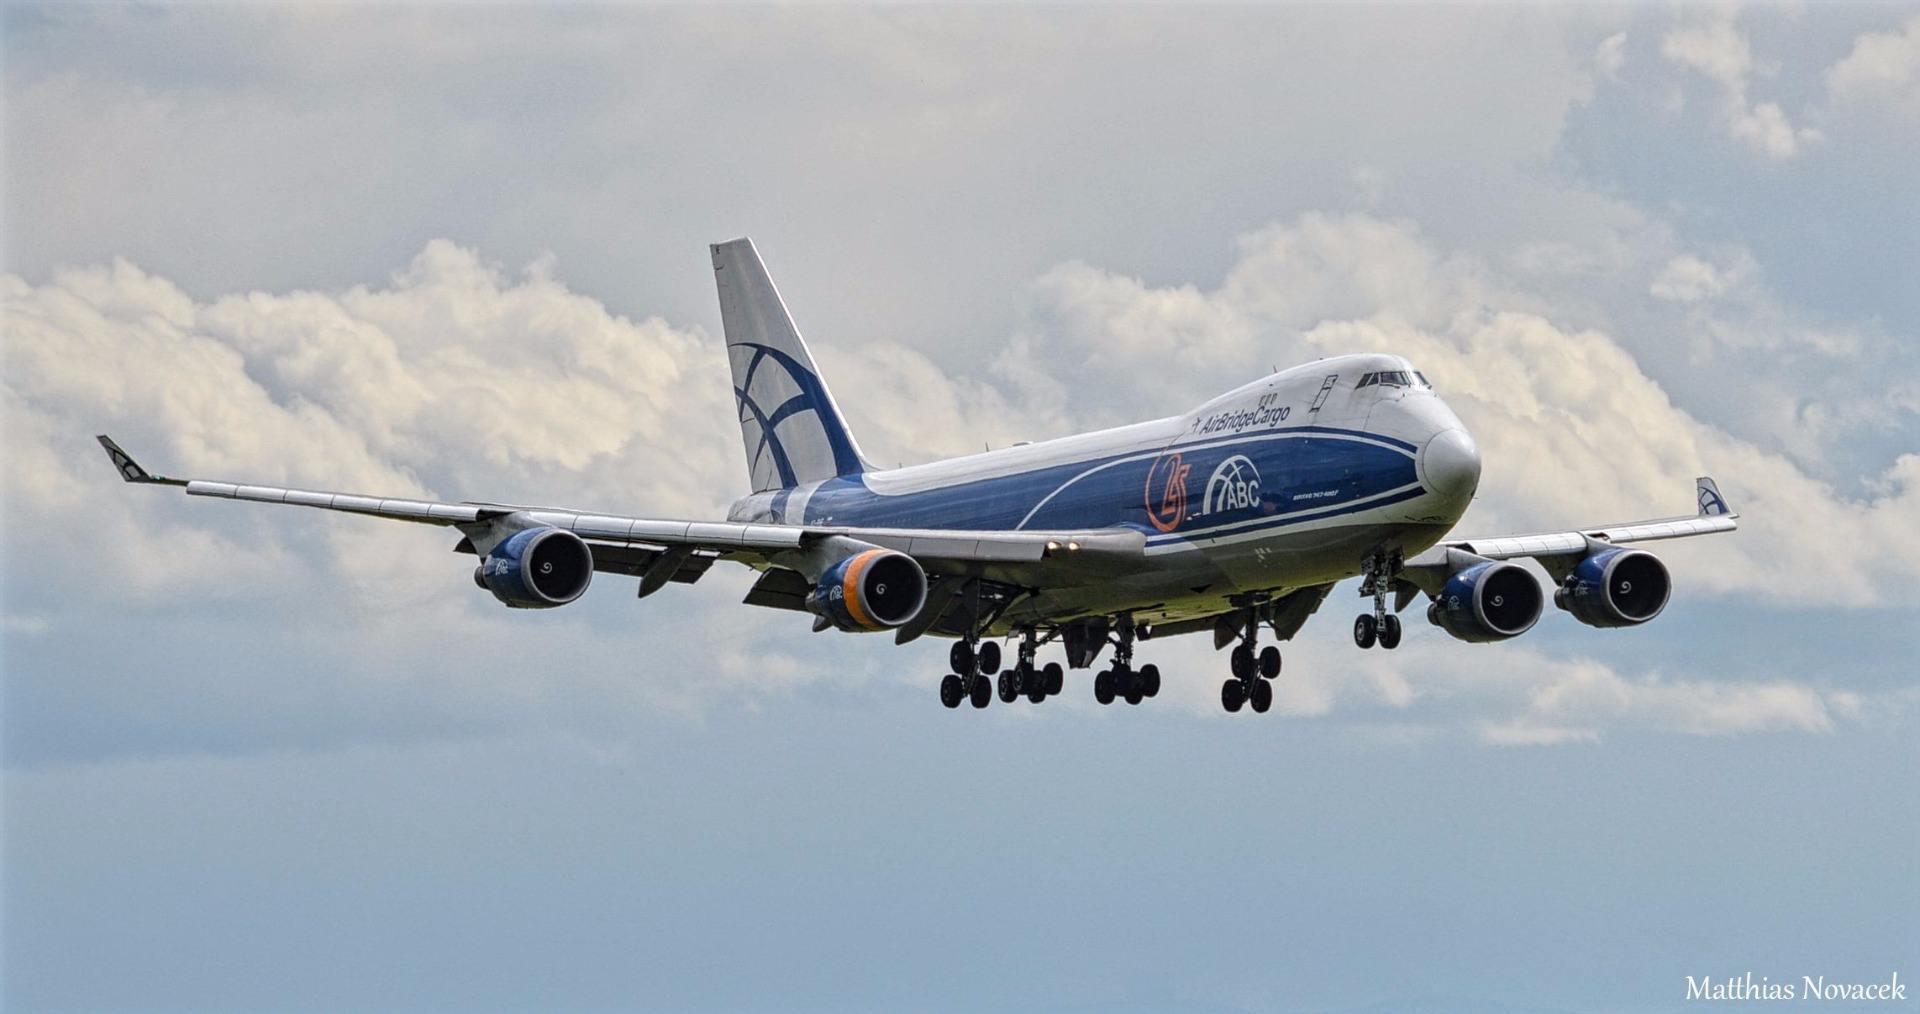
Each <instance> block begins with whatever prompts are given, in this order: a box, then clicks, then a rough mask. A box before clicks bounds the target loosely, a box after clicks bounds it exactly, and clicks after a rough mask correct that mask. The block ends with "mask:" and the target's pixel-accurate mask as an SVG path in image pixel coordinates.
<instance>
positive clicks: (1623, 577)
mask: <svg viewBox="0 0 1920 1014" xmlns="http://www.w3.org/2000/svg"><path fill="white" fill-rule="evenodd" d="M1672 593H1673V580H1672V578H1671V577H1669V576H1668V574H1667V565H1666V564H1664V563H1661V562H1660V558H1659V557H1657V556H1654V555H1653V554H1652V553H1648V552H1645V551H1643V550H1639V549H1603V550H1601V551H1600V552H1598V553H1595V554H1593V555H1592V556H1589V557H1587V558H1586V559H1584V560H1581V561H1580V562H1579V563H1578V564H1576V565H1575V566H1574V568H1573V572H1572V573H1570V574H1568V575H1567V580H1566V582H1565V583H1563V584H1562V585H1561V586H1560V587H1559V588H1557V589H1555V590H1554V593H1553V604H1554V605H1556V606H1559V607H1560V608H1562V609H1565V610H1566V611H1567V612H1570V613H1572V614H1573V618H1574V619H1576V620H1579V621H1580V622H1581V623H1584V624H1586V625H1587V626H1589V627H1631V626H1634V625H1635V624H1640V623H1645V622H1647V621H1648V620H1651V619H1653V618H1654V617H1656V616H1658V615H1660V610H1662V609H1665V608H1666V607H1667V597H1668V596H1669V595H1671V594H1672Z"/></svg>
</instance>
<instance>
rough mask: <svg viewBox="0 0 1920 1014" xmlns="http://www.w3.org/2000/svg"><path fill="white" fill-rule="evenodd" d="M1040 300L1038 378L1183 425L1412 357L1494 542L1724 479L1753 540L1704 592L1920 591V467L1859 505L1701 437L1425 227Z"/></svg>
mask: <svg viewBox="0 0 1920 1014" xmlns="http://www.w3.org/2000/svg"><path fill="white" fill-rule="evenodd" d="M1750 271H1751V268H1749V267H1747V266H1745V262H1744V261H1743V260H1741V259H1740V258H1739V257H1734V258H1732V259H1730V261H1729V262H1728V263H1727V265H1723V266H1715V265H1712V264H1709V263H1708V262H1706V261H1703V260H1699V259H1698V258H1695V259H1693V261H1686V260H1681V261H1680V262H1679V263H1678V266H1677V267H1676V266H1674V265H1670V266H1669V275H1670V277H1669V276H1663V280H1662V281H1661V282H1657V283H1656V286H1664V287H1665V288H1667V289H1668V290H1669V291H1670V292H1672V293H1673V294H1674V295H1675V296H1694V297H1698V298H1705V297H1706V296H1707V295H1708V294H1709V292H1711V291H1727V290H1728V289H1729V287H1730V286H1732V285H1733V284H1734V283H1735V281H1737V280H1738V279H1740V278H1742V277H1743V276H1744V275H1745V274H1746V273H1748V272H1750ZM1716 287H1718V289H1717V290H1716ZM1039 295H1040V297H1041V298H1042V299H1043V300H1044V301H1046V302H1047V304H1048V312H1047V314H1045V315H1044V316H1043V317H1042V318H1041V321H1042V322H1043V323H1044V324H1045V325H1046V327H1045V328H1044V330H1045V331H1047V332H1048V333H1047V335H1046V337H1044V338H1043V337H1041V335H1040V334H1039V332H1040V331H1041V330H1042V328H1041V327H1039V326H1038V325H1037V326H1036V327H1035V328H1034V332H1035V333H1033V334H1029V335H1028V344H1027V345H1026V346H1025V347H1024V348H1025V352H1024V354H1025V355H1026V356H1027V357H1028V359H1029V360H1030V361H1032V362H1034V363H1046V364H1050V366H1051V368H1052V369H1053V370H1054V371H1055V372H1058V373H1070V374H1072V375H1075V376H1077V377H1079V378H1080V379H1081V383H1082V384H1083V385H1085V386H1089V387H1098V388H1101V389H1106V390H1110V391H1114V392H1116V393H1118V394H1119V395H1120V397H1121V398H1122V400H1125V401H1128V402H1131V403H1134V404H1141V405H1150V406H1154V407H1156V408H1164V409H1166V410H1168V411H1177V410H1179V409H1181V408H1184V407H1186V406H1187V405H1188V404H1191V403H1193V402H1195V401H1196V400H1198V397H1200V396H1204V395H1205V394H1209V393H1212V392H1214V391H1218V390H1221V389H1224V388H1225V387H1226V386H1228V385H1229V384H1231V383H1234V382H1237V381H1239V380H1243V379H1244V375H1245V370H1246V369H1247V368H1248V367H1249V366H1254V367H1256V368H1258V367H1259V366H1264V365H1266V364H1268V363H1274V364H1289V363H1293V362H1298V361H1301V360H1305V359H1311V358H1314V357H1316V356H1326V355H1336V354H1343V353H1349V352H1361V351H1391V352H1396V353H1400V354H1403V355H1406V356H1408V357H1410V358H1412V359H1413V360H1414V361H1415V362H1416V363H1418V364H1420V367H1421V369H1422V370H1424V371H1425V372H1426V373H1427V375H1428V376H1429V377H1431V378H1433V380H1434V382H1435V384H1436V385H1438V386H1439V388H1440V390H1441V391H1442V393H1443V394H1444V395H1445V396H1446V397H1447V399H1448V401H1449V403H1451V404H1452V405H1453V406H1454V407H1455V409H1456V410H1457V411H1459V412H1460V414H1461V415H1462V417H1463V418H1464V419H1465V420H1466V422H1467V423H1468V425H1469V426H1470V427H1471V428H1472V430H1473V432H1474V434H1475V436H1476V438H1477V439H1478V440H1479V442H1480V445H1481V449H1482V452H1483V454H1484V455H1485V458H1486V462H1487V464H1486V471H1485V475H1484V477H1483V480H1482V485H1481V496H1480V499H1479V501H1478V502H1477V503H1476V507H1475V511H1474V513H1473V514H1471V515H1469V517H1468V519H1467V520H1466V522H1464V523H1463V529H1471V530H1472V532H1473V533H1476V534H1478V533H1483V532H1484V533H1486V534H1493V533H1499V532H1511V531H1514V530H1542V529H1545V530H1552V529H1554V528H1558V527H1561V526H1565V525H1570V524H1598V523H1605V522H1610V521H1620V520H1627V519H1630V518H1635V517H1646V516H1648V515H1649V514H1650V513H1651V514H1655V515H1659V514H1666V513H1671V512H1675V511H1677V510H1679V509H1683V508H1686V507H1688V506H1689V505H1690V500H1689V499H1688V492H1687V491H1689V490H1691V489H1692V479H1693V477H1694V476H1696V475H1703V474H1713V475H1716V476H1717V477H1718V478H1719V479H1720V482H1721V485H1722V488H1723V489H1726V490H1728V491H1729V495H1730V496H1732V497H1733V498H1734V499H1735V500H1736V501H1738V505H1739V507H1740V508H1741V509H1742V510H1743V511H1744V512H1745V513H1746V520H1745V521H1744V522H1743V530H1742V531H1741V532H1740V533H1739V534H1737V535H1734V536H1730V537H1727V538H1724V539H1715V540H1710V545H1708V546H1704V547H1702V548H1698V549H1694V548H1689V549H1687V550H1685V551H1686V552H1690V553H1692V552H1697V553H1700V554H1703V556H1704V558H1705V559H1707V560H1710V561H1711V564H1710V565H1709V566H1705V567H1703V568H1702V570H1703V573H1701V574H1700V575H1699V577H1700V580H1701V581H1703V582H1705V583H1708V584H1710V585H1712V586H1714V587H1717V588H1720V589H1722V590H1726V591H1736V590H1737V591H1741V592H1744V593H1751V594H1755V595H1760V596H1763V597H1768V598H1780V599H1787V600H1796V599H1797V600H1816V599H1817V600H1818V601H1823V602H1833V601H1844V602H1850V603H1857V604H1868V603H1888V602H1910V601H1912V598H1913V595H1914V594H1915V591H1914V589H1915V588H1916V587H1920V548H1916V547H1915V546H1914V545H1913V544H1912V542H1911V540H1910V539H1907V538H1904V537H1903V536H1901V535H1900V533H1901V532H1903V531H1906V530H1909V529H1911V528H1913V527H1914V526H1915V525H1916V523H1920V455H1914V454H1904V455H1900V456H1899V457H1898V458H1897V459H1896V461H1895V462H1894V463H1893V465H1892V466H1891V467H1889V468H1888V469H1887V470H1886V471H1885V472H1884V473H1883V474H1881V475H1879V476H1877V477H1875V478H1874V480H1873V483H1872V487H1873V493H1872V494H1871V495H1870V496H1869V497H1867V498H1864V499H1856V498H1851V497H1848V496H1843V495H1841V494H1840V493H1839V492H1838V491H1836V490H1835V489H1834V488H1833V487H1832V486H1830V485H1828V484H1827V483H1825V482H1823V481H1821V480H1819V479H1816V478H1814V477H1813V476H1811V475H1810V474H1809V473H1808V472H1807V471H1805V470H1804V469H1803V468H1802V467H1800V466H1799V465H1797V464H1796V463H1795V462H1794V461H1793V460H1792V459H1790V458H1788V457H1786V456H1784V455H1782V454H1780V453H1776V452H1770V451H1768V450H1765V449H1763V448H1762V447H1761V446H1759V445H1758V444H1757V443H1755V442H1754V441H1753V440H1751V439H1743V438H1741V437H1738V436H1735V435H1732V434H1730V433H1728V432H1726V431H1725V430H1723V429H1721V428H1719V427H1716V426H1713V425H1709V424H1707V423H1704V422H1702V421H1700V420H1699V419H1697V418H1695V417H1694V416H1693V415H1691V414H1690V413H1689V412H1688V411H1687V410H1686V409H1685V408H1683V407H1681V406H1679V405H1676V404H1675V403H1674V401H1673V399H1672V398H1671V397H1670V396H1669V394H1668V392H1667V391H1666V390H1665V389H1664V388H1663V387H1662V385H1661V384H1660V383H1658V382H1657V381H1656V380H1654V379H1653V378H1652V377H1650V376H1649V375H1648V374H1647V373H1646V372H1645V371H1644V370H1643V369H1642V368H1641V366H1640V365H1639V363H1638V361H1637V360H1636V359H1635V358H1634V356H1633V355H1631V354H1630V353H1629V352H1627V351H1626V349H1625V348H1624V347H1623V346H1622V345H1621V344H1620V343H1619V342H1618V341H1616V340H1615V339H1614V338H1613V337H1611V336H1610V335H1608V334H1607V333H1605V332H1604V331H1601V330H1598V329H1593V328H1569V327H1565V326H1562V325H1560V324H1558V323H1556V321H1555V320H1554V319H1553V316H1552V310H1551V308H1550V306H1549V305H1548V301H1546V300H1543V299H1541V298H1539V297H1536V296H1532V295H1530V294H1528V293H1526V292H1524V291H1521V290H1520V289H1519V288H1518V287H1516V286H1515V285H1514V284H1513V283H1512V282H1510V281H1508V280H1506V279H1504V278H1503V277H1501V275H1500V273H1499V272H1498V271H1497V270H1495V269H1493V268H1491V267H1489V266H1488V265H1486V264H1485V263H1483V262H1481V261H1479V260H1478V259H1476V258H1472V257H1468V256H1464V255H1460V254H1448V253H1444V252H1442V251H1440V250H1437V249H1435V248H1434V247H1433V245H1432V244H1431V243H1430V242H1428V241H1427V240H1426V239H1425V238H1424V237H1423V236H1421V235H1420V233H1419V231H1418V229H1417V228H1415V227H1414V226H1412V225H1411V224H1410V223H1404V222H1395V221H1391V220H1382V219H1377V218H1373V217H1371V216H1358V215H1353V216H1326V215H1308V216H1304V217H1303V218H1301V219H1300V220H1299V221H1297V222H1295V223H1289V224H1282V225H1276V226H1273V227H1270V228H1267V229H1264V230H1260V231H1258V232H1256V233H1253V234H1250V235H1249V236H1247V237H1246V238H1245V239H1243V241H1242V247H1241V257H1240V260H1239V261H1238V262H1237V263H1236V264H1235V265H1234V267H1233V268H1232V269H1231V270H1230V271H1229V272H1228V274H1227V277H1226V279H1225V280H1224V281H1223V283H1222V284H1221V286H1220V287H1219V288H1218V289H1214V290H1201V289H1198V288H1196V287H1194V286H1190V285H1188V286H1173V287H1165V288H1156V287H1152V286H1148V285H1145V284H1144V283H1142V282H1140V281H1138V280H1136V279H1128V278H1124V277H1119V276H1115V275H1112V274H1110V273H1107V272H1102V271H1099V270H1097V269H1094V268H1091V267H1088V266H1085V265H1068V266H1065V267H1063V268H1061V269H1058V270H1056V271H1055V272H1053V273H1051V274H1049V275H1048V276H1047V277H1046V278H1045V279H1043V280H1042V282H1041V285H1040V291H1039ZM1203 348H1204V349H1205V354H1204V355H1201V354H1199V350H1200V349H1203ZM1150 351H1157V353H1158V354H1160V355H1165V356H1171V357H1174V358H1175V359H1177V360H1178V361H1180V362H1182V363H1183V369H1182V370H1181V371H1179V375H1178V376H1168V375H1166V374H1165V373H1163V372H1159V371H1142V370H1139V369H1137V368H1133V367H1132V366H1131V365H1129V364H1132V363H1136V362H1137V361H1138V359H1137V358H1135V357H1137V356H1140V355H1144V354H1148V353H1149V352H1150ZM1884 397H1886V398H1895V397H1897V394H1895V393H1891V392H1890V393H1887V394H1886V395H1884ZM1867 400H1869V401H1871V400H1872V398H1871V397H1868V398H1867ZM1897 410H1898V409H1897V406H1893V407H1889V408H1888V411H1897ZM1781 411H1783V412H1787V413H1791V406H1790V405H1789V406H1783V407H1782V409H1781ZM1787 421H1788V422H1789V423H1791V422H1793V420H1792V418H1791V416H1790V415H1789V418H1788V420H1787Z"/></svg>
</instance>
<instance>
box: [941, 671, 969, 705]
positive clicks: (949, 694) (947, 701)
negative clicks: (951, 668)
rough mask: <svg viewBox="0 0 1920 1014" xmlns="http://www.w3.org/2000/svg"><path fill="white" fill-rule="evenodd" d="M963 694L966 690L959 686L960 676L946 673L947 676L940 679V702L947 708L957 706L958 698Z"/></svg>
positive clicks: (965, 694)
mask: <svg viewBox="0 0 1920 1014" xmlns="http://www.w3.org/2000/svg"><path fill="white" fill-rule="evenodd" d="M965 696H967V692H966V691H965V690H964V689H962V688H961V686H960V677H958V676H955V675H954V674H953V673H948V674H947V677H946V678H945V679H943V680H941V681H940V703H941V704H944V705H946V706H947V707H949V708H957V707H959V706H960V699H961V698H963V697H965Z"/></svg>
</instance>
